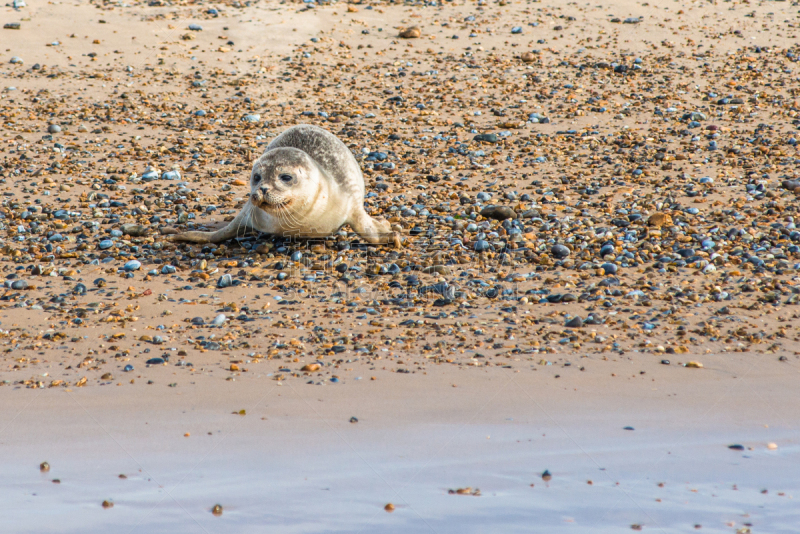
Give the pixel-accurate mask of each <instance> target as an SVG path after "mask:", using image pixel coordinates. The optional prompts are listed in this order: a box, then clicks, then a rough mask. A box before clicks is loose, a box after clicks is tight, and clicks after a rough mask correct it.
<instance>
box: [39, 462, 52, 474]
mask: <svg viewBox="0 0 800 534" xmlns="http://www.w3.org/2000/svg"><path fill="white" fill-rule="evenodd" d="M39 471H41V472H42V473H47V472H48V471H50V464H49V463H47V462H42V463H40V464H39Z"/></svg>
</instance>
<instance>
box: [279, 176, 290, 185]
mask: <svg viewBox="0 0 800 534" xmlns="http://www.w3.org/2000/svg"><path fill="white" fill-rule="evenodd" d="M278 178H280V180H281V182H283V183H285V184H288V183H290V182H291V181H292V180H294V178H293V177H292V175H291V174H281V175H280V176H278Z"/></svg>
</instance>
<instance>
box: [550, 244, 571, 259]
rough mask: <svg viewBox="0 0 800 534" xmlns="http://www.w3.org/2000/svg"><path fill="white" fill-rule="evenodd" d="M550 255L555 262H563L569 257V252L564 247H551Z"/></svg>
mask: <svg viewBox="0 0 800 534" xmlns="http://www.w3.org/2000/svg"><path fill="white" fill-rule="evenodd" d="M550 254H552V255H553V257H554V258H556V259H557V260H563V259H565V258H566V257H567V256H569V254H570V250H569V248H567V247H565V246H564V245H553V247H552V248H551V249H550Z"/></svg>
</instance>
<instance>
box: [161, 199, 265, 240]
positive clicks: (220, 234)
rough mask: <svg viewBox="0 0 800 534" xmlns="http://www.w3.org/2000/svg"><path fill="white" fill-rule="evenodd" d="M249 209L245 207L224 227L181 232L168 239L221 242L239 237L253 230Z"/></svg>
mask: <svg viewBox="0 0 800 534" xmlns="http://www.w3.org/2000/svg"><path fill="white" fill-rule="evenodd" d="M249 215H250V210H249V209H247V208H246V207H245V209H243V210H242V211H240V212H239V214H238V215H237V216H236V217H235V218H234V219H233V220H232V221H231V222H229V223H228V225H227V226H225V227H224V228H220V229H219V230H217V231H215V232H200V231H194V232H183V233H182V234H176V235H173V236H172V238H171V239H170V241H183V242H187V243H222V242H223V241H227V240H228V239H231V238H233V237H239V236H243V235H245V234H247V232H250V231H252V230H253V227H252V226H251V225H250V219H249Z"/></svg>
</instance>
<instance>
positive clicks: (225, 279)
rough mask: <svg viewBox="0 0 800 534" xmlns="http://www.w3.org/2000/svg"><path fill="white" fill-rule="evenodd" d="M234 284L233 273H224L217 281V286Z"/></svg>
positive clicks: (223, 286) (222, 286)
mask: <svg viewBox="0 0 800 534" xmlns="http://www.w3.org/2000/svg"><path fill="white" fill-rule="evenodd" d="M232 285H233V278H231V275H229V274H224V275H222V276H221V277H220V279H219V280H218V281H217V287H219V288H225V287H231V286H232Z"/></svg>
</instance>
